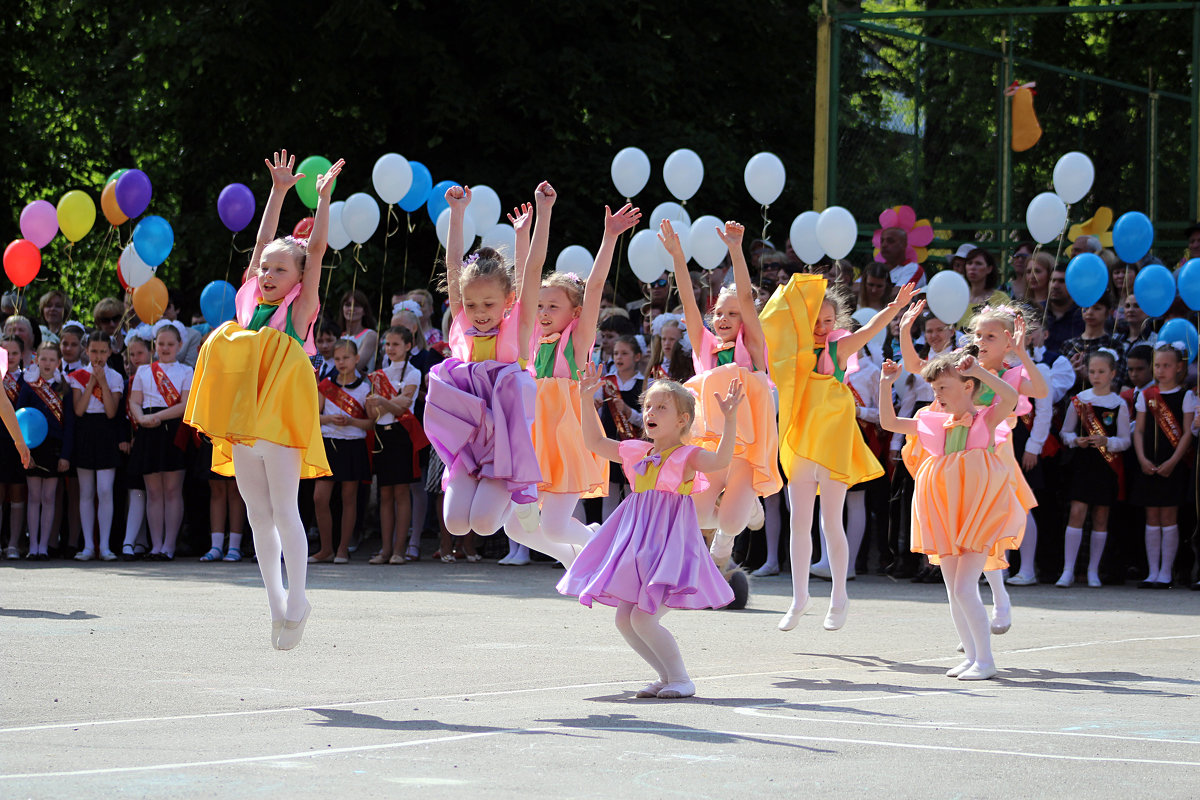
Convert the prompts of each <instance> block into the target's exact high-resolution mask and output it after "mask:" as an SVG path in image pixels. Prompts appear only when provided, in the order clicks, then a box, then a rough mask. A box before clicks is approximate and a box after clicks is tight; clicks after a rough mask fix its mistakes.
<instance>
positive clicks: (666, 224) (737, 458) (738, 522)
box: [658, 220, 783, 567]
mask: <svg viewBox="0 0 1200 800" xmlns="http://www.w3.org/2000/svg"><path fill="white" fill-rule="evenodd" d="M744 231H745V229H744V228H743V227H742V226H741V225H739V224H738V223H736V222H726V223H725V227H724V229H721V228H718V229H717V234H718V235H719V236H720V237H721V240H722V241H724V242H725V244H726V246H727V247H728V248H729V255H730V258H731V260H732V261H733V274H734V288H733V289H730V288H723V289H721V293H720V295H718V297H717V302H716V303H715V304H714V305H713V309H712V312H711V315H710V318H709V320H708V321H709V322H710V323H711V325H712V329H711V330H709V328H708V327H706V326H705V324H704V323H705V319H704V316H703V315H702V313H701V311H700V307H699V305H697V303H696V296H695V294H694V293H693V292H692V278H691V275H690V274H689V273H688V269H687V259H686V257H685V256H684V254H683V247H682V246H681V245H680V243H679V236H678V235H677V234H676V233H675V230H674V229H673V228H672V227H671V222H670V220H663V221H662V224H661V225H660V227H659V234H658V239H659V241H660V242H662V244H663V247H665V248H666V249H667V252H668V253H670V254H671V258H672V260H673V261H674V264H675V280H676V282H677V283H678V285H679V297H680V300H681V301H682V303H683V314H684V318H685V319H686V320H687V328H688V331H689V332H690V333H691V336H692V363H693V364H694V366H695V368H696V377H694V378H692V379H691V380H689V381H688V382H687V383H686V384H684V385H685V386H686V387H687V388H688V389H689V390H690V391H691V392H692V394H694V395H696V422H695V424H694V425H693V426H692V442H693V443H694V444H696V445H699V446H700V447H703V448H704V449H706V450H714V451H715V450H716V448H717V443H718V442H719V441H720V440H721V431H722V430H723V429H724V427H725V419H724V417H723V416H722V415H721V413H720V409H719V408H718V407H717V404H716V401H715V400H714V399H713V397H714V395H715V396H723V395H724V393H725V392H726V391H727V390H728V388H729V385H730V384H731V383H732V382H733V381H735V380H738V381H741V384H742V386H744V387H745V389H746V411H745V412H743V414H742V415H741V418H740V419H739V424H738V432H737V446H736V447H735V448H734V454H733V461H732V462H730V465H729V469H728V470H727V471H725V472H721V473H714V474H712V475H710V476H709V487H708V489H707V490H706V491H704V492H701V493H700V494H699V495H698V496H697V497H696V513H697V514H698V515H699V517H700V527H701V528H703V529H705V530H708V529H713V528H715V529H716V534H715V535H714V536H713V542H712V549H711V552H712V556H713V559H714V560H715V561H716V562H717V565H718V566H721V567H723V566H724V564H725V562H727V561H728V559H729V556H730V554H731V553H732V552H733V540H734V538H735V537H736V536H737V535H738V534H739V533H741V532H742V531H743V530H744V529H745V528H746V526H747V525H748V524H749V523H750V519H751V516H752V515H753V513H754V511H755V506H758V509H759V518H760V519H761V517H762V510H761V509H762V507H761V506H759V500H758V498H759V497H770V496H771V495H773V494H775V493H776V492H778V491H779V490H780V489H781V488H783V479H782V478H781V477H780V475H779V429H778V427H777V425H776V422H775V401H774V398H772V396H771V382H770V381H769V380H768V379H767V346H766V341H765V340H764V339H763V329H762V324H761V323H759V321H758V308H757V307H756V306H755V305H754V287H753V286H752V285H751V283H750V270H749V268H748V267H747V266H746V257H745V256H744V255H743V254H742V234H743V233H744ZM722 492H723V493H724V494H722ZM718 497H720V499H721V504H720V508H718V507H717V498H718Z"/></svg>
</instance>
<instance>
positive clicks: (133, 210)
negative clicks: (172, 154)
mask: <svg viewBox="0 0 1200 800" xmlns="http://www.w3.org/2000/svg"><path fill="white" fill-rule="evenodd" d="M153 195H154V188H153V187H152V186H151V185H150V178H149V176H147V175H146V173H144V172H142V171H141V170H140V169H131V170H127V171H126V172H125V174H124V175H122V176H121V177H119V178H117V207H118V208H120V209H121V213H122V214H124V215H125V216H127V217H129V218H130V219H133V218H134V217H139V216H141V215H142V212H143V211H145V210H146V209H147V208H148V207H149V206H150V198H151V197H152V196H153Z"/></svg>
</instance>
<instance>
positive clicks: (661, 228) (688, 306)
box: [658, 219, 704, 347]
mask: <svg viewBox="0 0 1200 800" xmlns="http://www.w3.org/2000/svg"><path fill="white" fill-rule="evenodd" d="M658 241H660V242H662V246H663V247H664V248H666V250H667V252H668V253H669V254H670V255H671V262H672V263H673V264H674V265H675V285H676V286H677V287H679V302H680V304H681V305H682V306H683V319H684V321H685V322H686V323H687V329H688V331H690V332H691V338H692V346H693V347H699V346H700V337H701V336H702V335H703V331H704V313H703V312H702V311H701V310H700V306H698V305H696V293H695V292H694V291H693V290H692V275H691V273H689V272H688V268H687V259H686V258H685V257H684V255H683V245H682V244H680V243H679V234H677V233H676V232H675V226H673V225H672V224H671V220H669V219H664V220H663V221H662V222H660V223H659V225H658Z"/></svg>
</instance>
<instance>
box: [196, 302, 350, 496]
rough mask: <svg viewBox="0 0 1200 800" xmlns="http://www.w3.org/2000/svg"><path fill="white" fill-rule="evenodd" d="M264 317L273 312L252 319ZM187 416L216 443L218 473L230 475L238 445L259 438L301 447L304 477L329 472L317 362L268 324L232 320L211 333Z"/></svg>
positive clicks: (215, 469)
mask: <svg viewBox="0 0 1200 800" xmlns="http://www.w3.org/2000/svg"><path fill="white" fill-rule="evenodd" d="M262 308H264V306H260V309H262ZM267 308H270V307H267ZM271 310H272V311H273V310H274V309H273V308H272V309H271ZM260 316H261V317H262V318H263V322H265V320H266V319H269V317H270V314H265V315H263V314H257V313H256V315H255V318H256V319H255V322H257V321H258V317H260ZM255 322H251V325H254V324H255ZM260 324H262V323H260ZM288 327H289V328H290V327H291V318H290V313H289V318H288ZM183 419H184V421H185V422H186V423H187V424H189V425H191V426H192V427H194V428H197V429H198V430H200V431H201V432H202V433H204V434H206V435H207V436H208V437H209V438H210V439H212V442H213V457H212V471H213V472H215V473H217V474H218V475H227V476H232V475H233V445H235V444H244V445H253V444H255V443H256V442H258V441H260V440H262V441H267V442H273V443H274V444H278V445H282V446H283V447H291V448H295V449H297V450H299V451H300V452H301V468H300V477H301V478H320V477H322V476H327V475H331V474H332V472H331V471H330V469H329V462H328V461H327V460H326V458H325V445H324V442H323V441H322V440H321V425H320V419H319V412H318V401H317V380H316V376H315V374H314V373H313V368H312V364H311V363H310V362H309V360H308V357H307V356H306V355H305V354H304V348H303V347H302V346H301V344H300V342H299V341H298V340H297V339H295V338H293V337H292V336H289V335H288V334H286V333H284V332H282V331H278V330H275V329H274V328H271V327H268V326H266V325H265V324H264V325H263V327H262V328H261V329H259V330H247V329H246V328H243V327H242V326H241V325H239V324H238V323H237V322H227V323H225V324H224V325H222V326H221V327H219V328H217V329H216V330H215V331H213V332H212V334H211V335H210V336H209V337H208V339H207V340H206V341H205V342H204V345H203V346H202V347H201V348H200V357H199V358H198V359H197V360H196V371H195V374H194V375H193V377H192V390H191V393H190V394H189V395H188V403H187V409H186V410H185V411H184V415H183Z"/></svg>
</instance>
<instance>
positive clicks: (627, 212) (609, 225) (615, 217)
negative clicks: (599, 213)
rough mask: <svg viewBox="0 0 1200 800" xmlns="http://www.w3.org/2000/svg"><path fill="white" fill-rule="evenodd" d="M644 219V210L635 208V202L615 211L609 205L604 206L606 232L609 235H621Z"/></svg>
mask: <svg viewBox="0 0 1200 800" xmlns="http://www.w3.org/2000/svg"><path fill="white" fill-rule="evenodd" d="M641 220H642V210H641V209H640V208H634V207H633V203H626V204H625V205H623V206H621V208H620V209H618V210H617V213H615V214H614V213H613V212H612V211H610V210H609V208H608V206H605V207H604V233H605V234H606V235H608V236H620V235H621V234H622V233H624V232H625V231H627V230H629V229H630V228H633V227H635V226H636V225H637V224H638V223H639V222H641Z"/></svg>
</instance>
